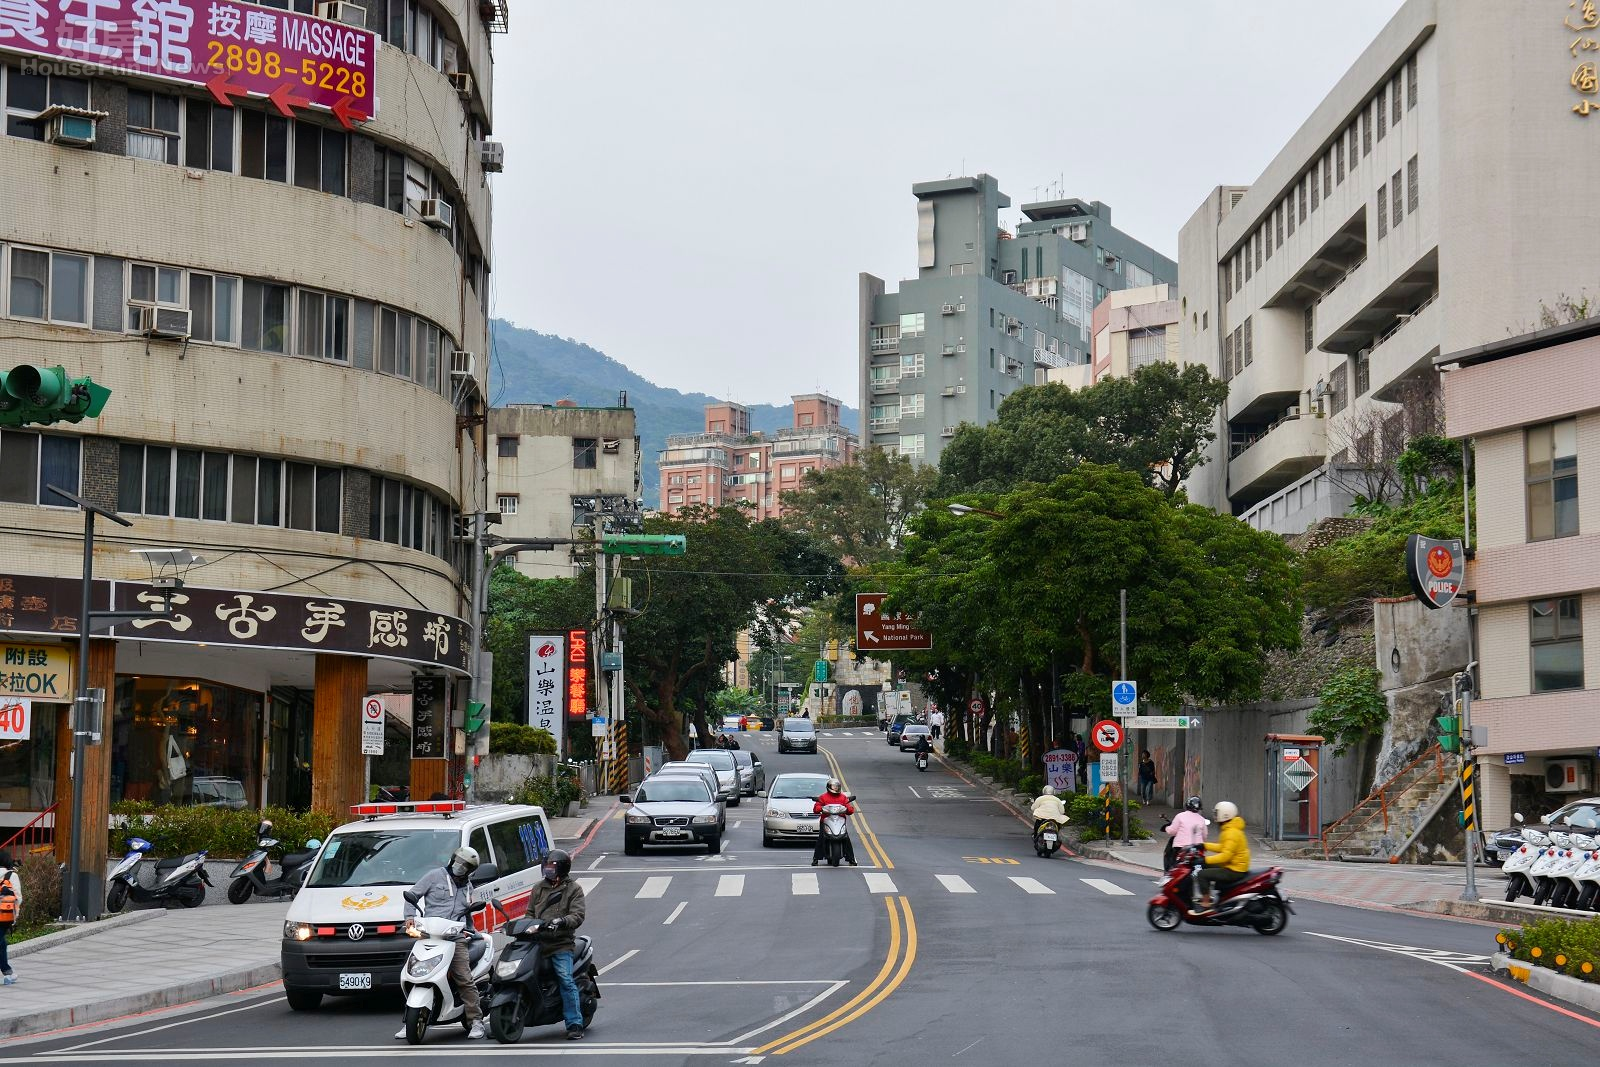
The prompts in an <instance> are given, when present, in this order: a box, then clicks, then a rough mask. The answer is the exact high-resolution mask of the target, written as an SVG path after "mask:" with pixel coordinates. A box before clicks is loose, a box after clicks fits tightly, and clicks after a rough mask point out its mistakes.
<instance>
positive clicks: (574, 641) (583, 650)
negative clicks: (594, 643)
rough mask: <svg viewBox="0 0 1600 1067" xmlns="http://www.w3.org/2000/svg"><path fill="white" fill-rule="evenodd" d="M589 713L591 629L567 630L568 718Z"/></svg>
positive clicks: (580, 717) (580, 716) (583, 716)
mask: <svg viewBox="0 0 1600 1067" xmlns="http://www.w3.org/2000/svg"><path fill="white" fill-rule="evenodd" d="M588 714H589V631H587V630H568V631H567V718H569V719H582V718H585V717H587V716H588Z"/></svg>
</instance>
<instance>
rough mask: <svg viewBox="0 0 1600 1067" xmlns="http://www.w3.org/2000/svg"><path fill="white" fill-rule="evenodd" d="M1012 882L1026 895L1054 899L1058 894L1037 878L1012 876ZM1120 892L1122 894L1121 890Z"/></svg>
mask: <svg viewBox="0 0 1600 1067" xmlns="http://www.w3.org/2000/svg"><path fill="white" fill-rule="evenodd" d="M1011 880H1012V881H1013V882H1015V883H1017V888H1018V889H1020V890H1022V891H1023V892H1024V893H1034V894H1042V895H1044V896H1052V897H1053V896H1055V894H1056V891H1055V890H1054V889H1051V888H1050V887H1049V886H1047V885H1045V884H1044V883H1043V882H1041V881H1039V879H1037V878H1023V877H1019V876H1018V875H1012V876H1011ZM1106 884H1107V885H1110V884H1111V883H1110V882H1107V883H1106ZM1096 888H1098V887H1096ZM1118 891H1119V892H1121V890H1118Z"/></svg>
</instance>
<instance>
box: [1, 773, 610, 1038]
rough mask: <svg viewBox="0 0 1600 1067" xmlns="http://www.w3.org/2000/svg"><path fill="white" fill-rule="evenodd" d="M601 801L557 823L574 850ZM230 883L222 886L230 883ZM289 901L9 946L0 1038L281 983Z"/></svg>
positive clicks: (553, 826) (111, 923)
mask: <svg viewBox="0 0 1600 1067" xmlns="http://www.w3.org/2000/svg"><path fill="white" fill-rule="evenodd" d="M609 810H610V809H609V808H607V807H606V805H605V802H604V799H603V798H596V799H595V800H591V801H590V805H589V807H588V808H587V809H586V812H585V814H584V815H581V816H579V817H577V818H574V819H551V820H550V830H551V833H552V834H554V835H555V839H556V841H557V842H559V843H560V844H562V845H566V846H571V845H574V844H576V843H577V842H578V841H579V839H581V838H582V837H583V836H584V835H586V834H588V833H589V831H590V830H591V829H592V828H593V827H594V826H595V824H596V823H598V822H600V821H601V820H603V819H604V818H605V815H606V814H607V813H608V811H609ZM224 884H225V883H224ZM288 911H289V903H288V902H287V901H285V902H278V901H267V900H256V901H252V902H251V903H249V904H241V905H233V904H228V903H226V902H225V901H224V902H217V901H215V900H212V899H208V900H207V902H206V903H205V904H203V905H201V906H200V907H198V908H194V909H192V910H191V909H187V908H179V909H175V910H173V911H165V910H159V909H148V910H140V911H130V912H128V913H127V914H124V915H120V916H117V917H115V918H113V919H108V920H104V921H102V922H98V923H91V924H87V925H85V926H79V927H73V928H70V929H67V930H63V931H60V932H58V933H54V934H47V935H45V936H44V937H40V938H35V939H33V940H31V941H24V942H22V943H21V944H19V945H15V946H13V947H12V948H11V952H10V956H11V967H12V969H13V970H14V971H15V972H16V975H17V984H16V985H13V986H4V987H0V1038H14V1037H20V1036H23V1035H28V1034H39V1033H44V1032H46V1031H49V1030H57V1029H60V1028H62V1027H67V1026H79V1025H83V1024H86V1023H95V1022H103V1021H104V1020H106V1019H114V1018H118V1017H119V1016H123V1015H130V1014H133V1013H135V1012H141V1011H151V1010H153V1009H156V1008H164V1007H171V1006H174V1005H178V1004H186V1003H188V1002H190V1001H194V1000H200V999H203V998H205V997H210V996H216V995H218V994H221V993H232V992H236V991H237V990H241V989H250V988H252V987H254V986H259V985H266V984H268V983H271V982H276V981H277V980H278V977H279V955H278V954H279V946H280V945H281V944H282V941H283V923H284V917H285V915H287V914H288Z"/></svg>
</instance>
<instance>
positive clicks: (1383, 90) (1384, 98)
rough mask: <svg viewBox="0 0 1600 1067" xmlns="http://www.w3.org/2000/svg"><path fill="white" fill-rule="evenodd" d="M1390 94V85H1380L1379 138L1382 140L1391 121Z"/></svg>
mask: <svg viewBox="0 0 1600 1067" xmlns="http://www.w3.org/2000/svg"><path fill="white" fill-rule="evenodd" d="M1388 94H1389V87H1388V86H1387V85H1380V86H1379V87H1378V109H1377V110H1378V140H1380V141H1381V140H1383V135H1384V133H1385V132H1387V128H1388V121H1389V97H1388Z"/></svg>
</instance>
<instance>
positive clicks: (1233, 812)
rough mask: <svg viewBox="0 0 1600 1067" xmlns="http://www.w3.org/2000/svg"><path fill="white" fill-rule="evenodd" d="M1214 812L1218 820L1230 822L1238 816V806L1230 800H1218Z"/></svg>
mask: <svg viewBox="0 0 1600 1067" xmlns="http://www.w3.org/2000/svg"><path fill="white" fill-rule="evenodd" d="M1216 813H1217V821H1218V822H1221V823H1226V822H1232V821H1233V820H1234V819H1237V818H1238V817H1239V806H1238V805H1237V804H1235V803H1234V802H1233V801H1231V800H1219V801H1217V811H1216Z"/></svg>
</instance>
